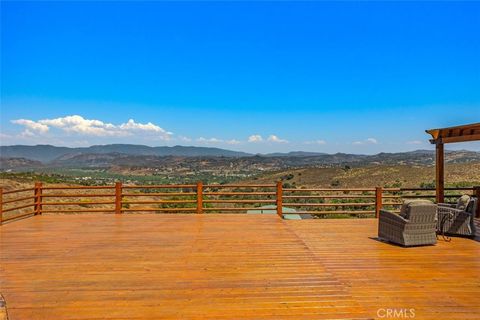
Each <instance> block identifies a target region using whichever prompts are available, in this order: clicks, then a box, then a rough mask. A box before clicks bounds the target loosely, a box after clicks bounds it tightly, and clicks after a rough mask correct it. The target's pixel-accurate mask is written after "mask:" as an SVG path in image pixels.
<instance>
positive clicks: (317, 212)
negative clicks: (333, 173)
mask: <svg viewBox="0 0 480 320" xmlns="http://www.w3.org/2000/svg"><path fill="white" fill-rule="evenodd" d="M283 214H290V213H289V212H284V213H283ZM291 214H353V215H357V214H375V211H352V210H350V211H348V210H347V211H296V212H292V213H291Z"/></svg>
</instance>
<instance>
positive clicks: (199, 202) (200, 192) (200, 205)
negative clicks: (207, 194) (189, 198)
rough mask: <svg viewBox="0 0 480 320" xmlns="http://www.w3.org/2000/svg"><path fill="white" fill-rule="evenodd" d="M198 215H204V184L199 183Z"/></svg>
mask: <svg viewBox="0 0 480 320" xmlns="http://www.w3.org/2000/svg"><path fill="white" fill-rule="evenodd" d="M197 213H198V214H201V213H203V182H201V181H198V182H197Z"/></svg>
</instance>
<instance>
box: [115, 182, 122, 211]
mask: <svg viewBox="0 0 480 320" xmlns="http://www.w3.org/2000/svg"><path fill="white" fill-rule="evenodd" d="M120 213H122V183H121V182H120V181H117V182H115V214H120Z"/></svg>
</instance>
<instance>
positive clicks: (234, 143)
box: [225, 139, 241, 145]
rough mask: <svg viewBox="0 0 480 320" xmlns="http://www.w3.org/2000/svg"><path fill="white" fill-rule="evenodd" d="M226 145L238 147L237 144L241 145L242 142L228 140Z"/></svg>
mask: <svg viewBox="0 0 480 320" xmlns="http://www.w3.org/2000/svg"><path fill="white" fill-rule="evenodd" d="M225 143H226V144H231V145H236V144H240V143H241V141H238V140H235V139H232V140H227V141H225Z"/></svg>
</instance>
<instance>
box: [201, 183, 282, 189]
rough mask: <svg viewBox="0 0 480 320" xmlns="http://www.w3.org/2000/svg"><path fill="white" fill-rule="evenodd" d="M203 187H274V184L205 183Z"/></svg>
mask: <svg viewBox="0 0 480 320" xmlns="http://www.w3.org/2000/svg"><path fill="white" fill-rule="evenodd" d="M203 187H204V188H276V185H275V184H205V185H203Z"/></svg>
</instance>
